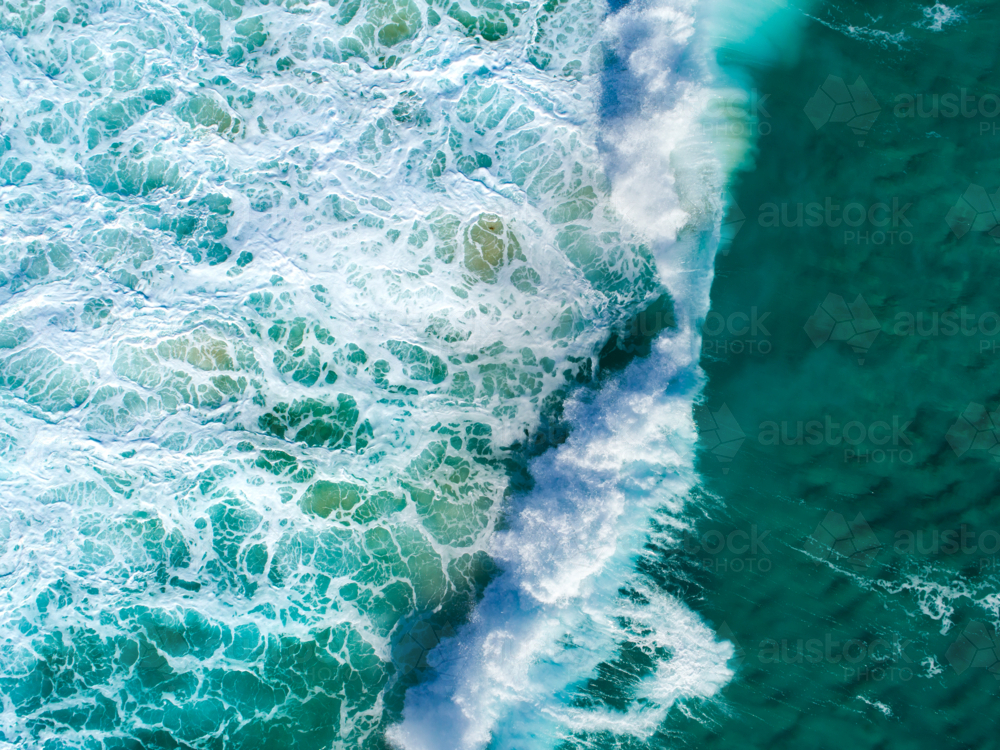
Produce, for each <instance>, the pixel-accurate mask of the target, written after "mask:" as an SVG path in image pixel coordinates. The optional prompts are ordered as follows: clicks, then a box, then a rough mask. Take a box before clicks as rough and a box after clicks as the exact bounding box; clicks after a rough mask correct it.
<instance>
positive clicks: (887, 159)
mask: <svg viewBox="0 0 1000 750" xmlns="http://www.w3.org/2000/svg"><path fill="white" fill-rule="evenodd" d="M959 10H960V12H961V15H962V19H961V20H956V21H955V22H952V23H946V24H943V26H942V28H941V30H940V31H935V30H932V29H930V28H928V27H927V26H928V24H926V23H925V15H924V13H923V12H922V8H921V7H920V6H919V5H916V4H901V3H894V2H870V3H837V4H834V3H818V4H815V5H807V4H802V3H794V4H790V5H789V6H788V7H787V8H784V9H781V10H778V11H777V12H776V13H775V15H774V16H772V18H771V20H770V21H769V23H768V24H767V25H765V26H764V27H763V28H762V29H761V30H760V32H759V33H758V34H757V35H756V36H755V37H754V39H753V42H752V45H751V44H733V45H725V44H724V45H723V48H722V50H721V51H720V54H719V59H720V62H721V63H722V64H723V66H724V67H725V68H726V69H727V70H728V71H729V72H730V73H731V74H733V75H738V76H741V77H742V80H743V82H744V84H745V85H746V86H747V88H752V89H755V90H756V91H757V92H758V101H761V102H762V105H761V106H762V108H763V111H759V112H758V113H757V114H758V117H759V130H760V131H761V132H762V133H763V134H759V137H758V138H757V151H756V154H755V156H754V158H753V163H752V164H746V165H744V169H742V170H740V171H739V172H738V173H737V174H735V175H734V178H733V183H732V188H731V194H732V197H733V200H734V201H735V202H736V204H738V206H739V208H740V211H741V213H742V214H743V216H745V222H744V223H743V224H742V225H738V227H737V225H732V226H733V227H736V228H737V229H738V231H737V232H736V235H735V239H734V240H733V242H732V244H731V246H730V248H729V251H728V253H727V254H720V255H719V257H718V259H717V263H716V277H715V281H714V285H713V287H712V313H711V314H710V315H709V317H708V319H707V322H706V324H707V328H706V331H707V332H706V336H705V352H704V355H703V358H702V364H703V367H704V368H705V370H706V372H707V373H708V377H709V380H708V385H707V387H706V390H705V403H706V407H707V409H708V410H709V412H711V413H713V414H716V413H718V412H719V411H720V410H723V409H724V408H728V410H729V411H730V412H731V415H732V418H733V419H734V420H735V422H736V423H738V425H739V431H736V430H735V429H734V430H732V431H731V432H730V433H729V434H728V437H730V438H732V439H733V441H731V442H730V443H729V446H730V450H729V451H728V452H727V451H726V450H725V449H724V448H722V447H716V446H715V445H714V442H712V441H714V438H715V437H716V436H717V435H718V434H719V433H713V432H711V430H712V429H713V425H712V424H710V423H708V422H706V420H705V419H703V420H702V423H703V431H702V439H701V453H700V459H699V469H700V471H701V473H702V475H703V477H704V482H703V489H704V493H705V498H704V507H705V512H706V518H705V519H703V521H702V522H701V523H699V524H698V526H697V529H696V531H693V532H691V533H690V534H689V535H688V537H687V539H686V542H685V544H684V545H683V549H682V550H664V551H663V552H662V555H661V557H660V560H661V561H662V566H661V567H659V568H658V569H657V570H656V574H657V575H660V576H662V579H661V580H662V581H663V582H664V585H665V586H667V587H669V588H671V589H672V590H675V591H679V592H682V594H683V595H684V596H686V598H687V599H688V601H690V602H691V603H692V604H693V606H695V608H696V609H697V610H699V611H700V612H701V613H702V614H703V615H704V616H705V617H706V618H707V619H708V620H709V621H711V622H712V623H714V626H715V628H716V630H717V632H720V633H721V634H723V635H725V636H726V637H728V638H729V639H730V640H731V641H732V642H733V643H734V644H738V647H739V650H738V651H737V658H735V659H734V660H733V661H732V662H731V665H735V666H737V667H738V669H737V674H736V677H735V678H734V679H733V681H732V682H731V683H730V684H729V685H728V686H727V687H726V688H724V689H723V691H722V693H721V699H722V700H721V702H720V703H719V704H713V705H711V706H706V707H703V710H701V711H699V712H697V716H698V720H697V721H690V720H686V719H682V720H680V722H679V723H680V726H677V727H675V729H676V730H677V732H678V734H677V735H676V736H669V737H668V736H666V735H664V736H663V743H662V746H664V747H667V746H675V745H676V744H682V745H684V746H688V747H701V748H736V747H740V748H745V747H756V748H844V747H850V748H891V749H893V750H896V749H902V748H924V747H935V748H988V747H997V746H998V744H1000V740H998V723H997V713H996V701H997V698H998V696H1000V672H998V671H997V669H998V667H997V658H998V657H1000V650H993V649H994V648H995V646H996V645H998V644H1000V640H997V638H996V626H997V621H998V615H1000V610H998V607H1000V597H998V595H997V591H998V582H1000V556H998V555H997V553H998V546H1000V545H998V541H1000V537H998V534H997V532H998V531H1000V503H998V500H997V491H998V489H1000V483H998V480H1000V474H998V469H1000V464H998V463H997V456H996V454H995V452H994V454H991V453H990V452H989V448H990V447H991V446H993V445H995V444H996V439H995V438H996V437H997V436H998V434H1000V433H995V432H993V431H992V427H1000V422H997V421H993V422H989V421H988V418H986V417H982V415H983V410H978V411H977V407H975V406H972V407H970V404H979V405H983V406H985V411H986V412H993V411H995V410H996V409H997V407H998V406H1000V377H998V376H1000V330H998V326H997V321H998V317H997V313H998V311H1000V295H998V293H997V286H996V279H997V275H998V271H1000V245H998V244H997V241H996V240H994V238H993V237H991V236H990V235H989V229H990V228H991V226H993V225H995V223H996V222H995V219H992V218H991V217H990V216H989V215H988V214H987V215H985V216H981V217H979V219H978V223H975V224H973V225H972V227H971V229H970V228H969V227H968V226H967V225H966V226H964V227H963V224H962V221H963V220H964V219H963V218H962V217H963V216H965V215H967V213H968V212H967V211H966V210H965V209H964V208H963V210H962V212H953V213H952V214H951V219H950V220H949V221H946V219H947V218H948V217H949V211H951V210H952V207H954V206H956V204H959V199H960V198H961V197H962V196H963V194H966V192H967V190H968V189H969V186H970V184H971V185H979V186H982V187H983V188H985V193H994V192H995V191H996V189H997V188H998V187H1000V169H998V156H1000V127H998V126H1000V115H998V112H997V102H998V100H997V95H998V94H1000V72H998V71H997V68H996V66H997V54H998V47H997V39H998V32H1000V14H998V8H997V6H996V4H994V3H988V2H980V3H965V4H963V5H962V6H961V8H960V9H959ZM824 22H825V23H824ZM848 27H854V30H853V31H851V30H849V28H848ZM874 31H882V32H887V34H875V33H873V32H874ZM889 35H898V36H889ZM828 76H836V77H839V78H840V79H843V81H844V82H846V83H847V84H854V83H855V81H856V80H857V79H858V77H859V76H860V77H861V78H862V79H863V81H864V83H865V84H867V87H868V89H869V90H870V92H871V95H872V97H873V99H874V101H875V102H877V104H878V106H879V109H878V111H877V118H876V119H875V121H874V123H873V124H872V125H871V127H870V130H868V131H867V132H866V133H865V132H863V131H864V130H865V128H864V127H862V128H861V130H862V133H861V134H860V135H859V134H858V133H855V132H854V131H853V130H851V129H850V128H849V127H848V126H847V125H846V124H844V123H843V122H827V123H826V124H823V123H822V121H821V122H820V125H821V127H819V128H817V127H815V125H814V123H813V122H811V121H810V119H809V117H807V114H806V112H805V111H804V108H805V107H806V105H807V103H808V102H809V101H810V99H812V98H813V97H814V95H815V94H816V92H817V89H818V88H819V87H820V86H821V84H824V82H825V81H826V80H827V78H828ZM963 96H965V97H968V98H967V99H966V100H965V108H964V110H962V109H961V106H962V104H961V102H962V99H961V97H963ZM855 98H856V99H859V100H860V97H855ZM862 103H863V102H862ZM956 103H957V104H956ZM911 105H912V107H911ZM871 109H872V108H871V107H870V106H867V107H866V106H859V107H858V109H857V111H858V112H859V113H864V112H866V111H870V110H871ZM956 110H957V114H956ZM820 112H821V113H822V108H820ZM908 112H912V113H913V116H907V114H908ZM834 119H837V118H836V117H834ZM842 119H843V118H842ZM763 131H767V132H763ZM859 141H863V142H864V145H863V146H862V145H859ZM970 196H971V197H975V196H974V195H973V194H970ZM828 202H829V206H830V210H829V211H827V204H828ZM809 204H818V205H819V206H821V207H822V208H821V209H819V210H815V211H814V212H813V213H812V214H810V213H809V211H808V210H805V211H804V213H803V214H802V221H801V222H798V221H796V216H797V215H798V211H799V210H800V208H799V207H800V206H802V207H804V208H806V209H808V206H809ZM848 204H860V206H861V207H863V209H859V208H857V207H854V208H850V209H848V212H847V213H846V214H844V213H843V212H842V211H838V210H836V209H835V208H834V207H835V206H838V205H839V206H841V207H843V206H847V205H848ZM876 204H885V206H888V209H882V208H877V209H876V210H875V211H874V212H872V213H871V214H870V215H869V214H868V209H869V208H871V207H873V206H876ZM894 205H895V209H896V216H895V217H894V215H893V206H894ZM993 208H1000V203H997V202H994V203H993V204H992V207H991V206H990V205H986V206H985V207H983V206H980V207H979V209H978V210H979V211H990V210H992V209H993ZM783 211H784V213H782V212H783ZM863 213H864V214H865V216H864V222H863V223H862V224H861V225H860V226H857V224H858V221H857V218H858V217H861V216H862V214H863ZM733 216H735V217H737V218H738V216H739V214H738V213H737V214H731V218H732V217H733ZM810 216H813V217H818V218H817V220H815V221H812V222H810V221H809V219H810ZM845 216H846V218H847V220H848V221H849V222H853V223H854V224H855V226H847V225H845V224H844V223H840V224H837V220H838V219H843V218H844V217H845ZM775 217H777V219H775ZM872 220H874V222H875V223H873V221H872ZM953 226H954V227H958V231H957V232H956V231H952V228H953ZM879 231H881V232H883V233H884V234H881V235H878V234H876V232H879ZM959 235H961V236H959ZM828 295H839V297H841V298H843V300H844V301H846V303H847V304H848V305H852V304H854V303H855V301H856V299H857V298H858V296H859V295H860V296H861V298H862V300H863V302H864V304H865V305H867V308H865V307H864V306H862V305H855V306H854V307H853V309H848V310H847V311H846V313H844V315H845V317H844V319H846V320H853V321H854V328H853V329H852V330H851V331H849V332H848V333H844V331H845V330H846V329H845V328H843V327H841V328H836V329H833V330H832V331H831V326H832V323H829V324H828V325H826V326H825V327H824V325H823V324H821V323H820V320H819V318H813V322H812V323H811V324H810V323H809V321H810V318H811V317H812V316H813V315H814V313H816V311H817V308H818V307H819V306H820V305H821V303H824V301H825V300H827V298H828ZM836 303H837V300H836V299H832V300H830V302H828V303H827V307H828V308H830V309H831V310H832V308H833V307H835V306H836ZM841 304H843V303H841ZM741 313H742V314H743V316H744V317H740V314H741ZM754 313H756V314H755V317H756V320H757V322H758V326H757V328H756V330H754V329H753V328H752V327H749V326H747V321H748V320H750V319H751V318H752V317H754ZM949 313H950V314H951V316H950V317H949V315H948V314H949ZM734 314H735V317H734ZM963 316H964V317H963ZM820 317H822V316H820ZM871 318H874V319H875V320H876V321H877V325H872V324H871ZM838 319H839V318H838ZM748 327H749V328H750V330H744V329H745V328H748ZM720 329H721V330H720ZM866 331H868V332H869V335H868V336H867V337H866V336H865V335H864V333H865V332H866ZM872 332H874V333H876V334H877V335H875V337H874V340H872V339H871V334H872ZM810 333H811V334H812V335H813V336H814V337H815V338H816V342H815V343H814V341H813V340H812V338H811V336H810ZM856 333H857V334H860V335H859V337H858V338H857V339H854V340H853V341H851V342H848V341H845V340H843V339H846V338H848V337H849V336H853V335H855V334H856ZM817 344H818V345H817ZM852 344H853V345H854V346H852ZM862 362H863V363H862ZM970 408H971V409H972V411H971V412H968V415H969V417H970V419H969V421H976V418H977V417H980V419H979V421H978V422H977V429H978V431H979V432H978V438H977V441H976V442H972V438H973V435H972V428H971V427H969V426H967V425H965V424H964V423H959V424H958V427H957V428H956V422H957V421H958V419H959V416H960V415H962V414H963V413H964V412H967V410H968V409H970ZM894 420H895V425H896V427H897V430H896V431H895V432H894V431H893V425H894ZM810 421H815V423H816V424H815V425H812V426H810V425H809V422H810ZM880 422H884V423H885V425H888V427H885V426H883V425H880V424H878V423H880ZM799 423H803V424H801V426H800V424H799ZM849 423H859V424H849ZM730 424H731V423H730ZM837 425H839V427H838V426H837ZM810 427H813V429H810ZM740 431H741V432H742V437H743V439H742V442H739V440H740V438H741V434H740ZM949 431H951V439H950V440H949V438H948V435H949ZM841 438H844V439H841ZM724 439H725V438H724ZM732 449H736V453H735V455H734V456H733V457H732V460H731V461H726V460H722V459H725V458H727V457H728V455H732ZM727 453H728V455H727ZM831 514H833V515H831ZM845 521H846V522H845ZM821 524H822V525H824V526H825V527H826V528H827V529H829V530H830V531H832V533H831V534H827V533H826V532H824V531H823V530H818V527H819V526H820V525H821ZM835 538H836V539H840V540H842V541H841V542H836V541H835ZM841 553H843V554H841ZM977 623H978V624H977ZM970 641H971V642H974V643H975V646H970V645H969V642H970ZM956 644H958V646H956ZM973 652H975V653H973ZM991 666H992V670H991V669H990V667H991Z"/></svg>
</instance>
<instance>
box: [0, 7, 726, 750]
mask: <svg viewBox="0 0 1000 750" xmlns="http://www.w3.org/2000/svg"><path fill="white" fill-rule="evenodd" d="M697 15H698V9H697V7H696V6H695V5H694V4H692V3H688V2H684V1H683V0H681V1H679V2H651V3H649V4H644V5H637V6H634V7H633V6H627V7H625V8H624V9H620V10H617V11H616V12H614V13H612V12H611V11H610V10H609V8H607V7H606V6H605V5H604V4H602V3H596V2H589V1H583V2H564V3H559V2H554V1H553V0H549V2H546V3H545V4H532V3H528V2H511V3H506V4H501V3H454V4H452V5H450V6H448V5H441V4H436V3H431V4H429V5H427V4H424V3H423V2H417V0H394V1H393V2H385V1H382V2H365V3H361V2H359V0H340V2H338V1H337V0H331V2H329V3H328V4H321V3H307V2H295V1H294V0H289V1H288V2H284V3H260V4H257V3H254V2H245V3H244V2H238V1H237V0H208V2H207V3H204V4H194V3H180V4H176V5H171V4H161V3H155V2H128V1H123V2H117V3H105V4H103V5H98V4H96V3H95V4H86V3H81V4H75V5H73V6H72V7H63V6H59V5H55V4H54V5H44V4H36V5H28V4H25V5H23V6H18V7H17V8H15V7H14V6H11V5H8V6H6V7H5V8H4V9H3V10H2V11H0V33H2V34H3V53H2V54H3V62H2V66H3V68H4V69H5V71H6V72H8V73H9V75H5V76H3V78H2V80H0V86H2V102H0V182H2V186H0V206H2V210H3V221H2V224H0V242H2V247H0V259H2V265H0V274H2V275H0V461H2V464H0V481H2V488H0V700H2V705H0V742H2V743H7V744H9V745H11V746H15V747H22V746H25V747H36V746H37V747H43V746H44V747H46V748H60V747H67V748H69V747H74V748H75V747H88V748H91V747H93V748H124V747H134V746H136V745H135V743H139V746H144V747H171V748H173V747H227V748H228V747H248V748H249V747H254V748H258V747H275V748H277V747H282V748H287V747H294V748H309V747H316V748H330V747H344V748H346V747H359V746H362V747H384V746H386V744H387V743H388V744H389V745H390V746H396V747H400V748H407V749H410V748H414V749H415V748H425V747H426V748H446V747H455V748H478V747H485V746H487V744H489V745H490V746H491V747H497V748H501V747H540V748H542V747H555V746H557V745H559V743H560V742H563V741H567V740H571V739H573V738H582V737H586V736H587V735H588V733H596V732H601V733H608V736H614V735H632V736H635V737H637V738H639V739H643V738H648V737H650V736H651V735H652V734H653V733H654V732H655V731H657V729H658V728H660V727H661V725H662V724H663V722H664V721H665V720H666V718H667V715H668V712H669V711H670V709H671V708H672V707H673V706H675V705H677V704H679V703H683V702H684V701H687V700H697V699H702V698H706V697H710V696H712V695H714V694H716V692H717V691H718V689H719V688H720V687H721V686H722V685H724V684H725V682H726V681H727V680H728V679H729V677H730V676H731V672H730V670H729V668H728V667H727V666H726V663H727V660H728V659H729V658H730V657H731V655H732V647H731V646H730V645H729V644H728V643H727V642H726V641H725V640H723V639H721V638H719V637H717V636H716V635H715V634H714V633H713V632H712V630H711V629H710V628H709V627H708V625H707V624H705V623H703V622H702V621H701V620H700V618H699V617H698V616H697V615H696V614H695V613H693V612H692V611H691V610H689V609H688V608H687V607H686V606H685V605H683V604H682V603H681V602H679V601H677V600H676V599H674V598H673V597H671V596H670V595H668V594H667V593H665V592H663V591H660V590H658V589H657V587H656V585H655V584H654V583H653V582H652V581H651V580H648V579H647V578H646V577H644V576H643V575H642V573H641V572H640V569H639V566H638V562H639V560H640V558H641V557H642V555H643V554H646V553H644V552H643V550H644V548H645V545H646V542H647V541H648V540H649V538H650V534H651V527H650V524H651V521H652V519H653V518H654V517H655V518H657V519H658V527H659V528H671V529H673V530H675V531H676V532H677V533H678V534H679V533H681V531H682V530H683V528H684V527H685V521H684V514H685V508H686V502H687V497H688V494H689V493H690V491H691V489H692V487H693V486H694V485H695V484H696V483H697V477H696V474H695V471H694V451H695V443H696V432H695V426H694V421H693V418H692V409H693V407H694V405H695V404H696V402H697V400H698V397H699V393H700V389H701V385H702V382H703V377H702V374H701V370H700V368H699V366H698V359H699V352H700V337H699V334H698V327H699V324H700V322H701V319H702V318H703V316H704V315H705V313H706V311H707V308H708V290H709V285H710V282H711V273H712V264H713V259H714V254H715V251H716V249H717V247H718V243H719V237H720V234H719V224H720V221H721V217H722V213H723V210H724V204H723V198H722V196H723V191H724V189H725V187H726V182H725V181H726V175H727V173H728V171H729V169H731V168H732V165H733V164H734V163H735V161H737V160H738V159H739V158H741V156H740V155H741V154H742V153H743V149H745V142H744V139H742V138H740V137H735V136H734V137H732V138H730V139H728V140H727V139H725V138H719V137H718V133H719V130H718V128H717V127H715V125H716V124H717V122H716V121H717V120H719V119H720V118H721V119H725V118H728V119H732V118H734V117H738V116H739V112H740V111H741V110H739V108H735V112H734V108H733V107H731V106H729V107H724V108H722V109H719V108H717V107H714V106H713V104H714V103H717V102H718V101H719V97H720V96H727V97H733V96H736V97H737V98H738V97H739V96H740V94H739V92H738V90H737V89H724V88H722V87H721V85H720V84H718V83H717V81H716V79H715V78H714V76H715V75H716V71H714V70H713V68H712V65H711V59H710V54H709V49H708V43H707V42H706V40H705V37H704V34H703V33H702V32H700V31H699V28H698V22H697ZM616 96H617V99H616V98H615V97H616ZM706 126H709V127H706ZM710 134H711V135H710ZM654 319H655V320H654ZM651 321H652V322H651ZM636 355H638V356H636ZM612 363H616V364H615V365H614V366H612ZM658 533H661V534H666V538H665V542H664V543H670V542H671V538H670V535H669V534H668V533H666V532H658ZM626 652H628V653H634V654H642V655H644V656H643V659H644V661H643V663H644V664H645V666H644V667H643V669H642V670H640V671H639V673H637V674H636V675H634V679H632V680H631V682H630V683H629V684H628V685H627V686H626V687H627V691H626V692H627V693H628V699H627V700H626V702H625V705H623V706H618V707H612V706H610V705H608V704H607V702H606V701H604V702H602V701H601V700H599V699H596V698H593V697H592V696H591V698H587V697H586V696H587V691H586V690H584V686H585V685H586V683H587V681H588V680H592V679H593V678H594V676H595V675H596V674H597V673H598V672H600V670H601V669H602V665H606V664H608V663H610V662H613V661H614V660H615V659H618V658H620V657H621V654H623V653H626Z"/></svg>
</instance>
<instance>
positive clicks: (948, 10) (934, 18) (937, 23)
mask: <svg viewBox="0 0 1000 750" xmlns="http://www.w3.org/2000/svg"><path fill="white" fill-rule="evenodd" d="M964 20H965V14H964V13H962V10H961V8H959V7H957V6H956V7H954V8H952V7H950V6H947V5H945V4H944V3H934V5H930V6H928V7H926V8H924V20H923V21H922V22H920V23H917V24H914V25H915V26H920V27H922V28H925V29H928V30H929V31H944V27H945V26H948V25H950V24H953V23H961V22H962V21H964Z"/></svg>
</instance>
